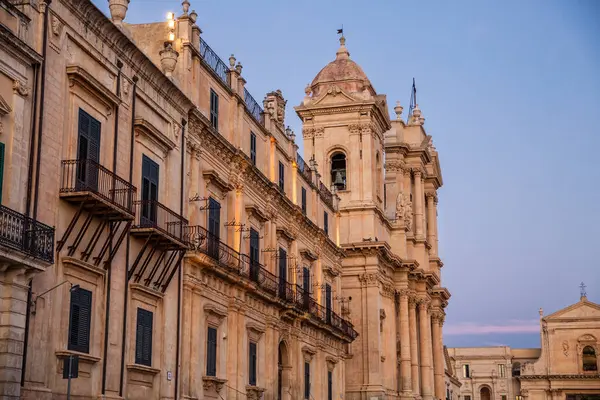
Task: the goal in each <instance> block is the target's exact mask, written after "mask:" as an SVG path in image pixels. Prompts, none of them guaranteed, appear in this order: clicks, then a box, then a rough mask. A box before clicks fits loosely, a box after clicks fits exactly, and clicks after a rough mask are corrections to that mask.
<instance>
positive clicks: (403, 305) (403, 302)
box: [399, 289, 413, 397]
mask: <svg viewBox="0 0 600 400" xmlns="http://www.w3.org/2000/svg"><path fill="white" fill-rule="evenodd" d="M399 294H400V377H401V380H402V383H401V388H400V390H401V391H402V397H412V393H411V391H412V389H413V388H412V382H411V372H412V371H411V364H410V359H411V354H410V353H411V343H410V339H411V338H410V336H411V335H410V323H409V320H410V316H409V314H410V312H409V290H408V289H402V290H400V291H399Z"/></svg>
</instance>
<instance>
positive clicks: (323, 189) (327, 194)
mask: <svg viewBox="0 0 600 400" xmlns="http://www.w3.org/2000/svg"><path fill="white" fill-rule="evenodd" d="M319 193H320V194H321V198H322V199H323V201H324V202H325V203H326V204H327V205H328V206H329V207H331V208H333V195H332V194H331V191H330V190H329V189H327V186H325V185H324V184H323V182H319Z"/></svg>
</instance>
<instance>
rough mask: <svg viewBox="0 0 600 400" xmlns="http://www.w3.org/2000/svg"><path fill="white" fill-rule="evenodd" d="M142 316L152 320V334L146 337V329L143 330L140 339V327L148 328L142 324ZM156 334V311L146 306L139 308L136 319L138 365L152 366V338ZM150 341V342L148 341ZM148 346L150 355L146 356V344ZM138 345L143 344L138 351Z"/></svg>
mask: <svg viewBox="0 0 600 400" xmlns="http://www.w3.org/2000/svg"><path fill="white" fill-rule="evenodd" d="M140 316H141V317H142V321H143V323H144V322H147V320H148V319H149V320H150V326H149V328H150V331H149V332H150V335H149V338H147V337H146V335H145V333H146V332H145V331H142V332H141V336H142V337H141V339H140V340H139V341H138V339H139V337H140V327H141V328H142V329H143V330H145V329H148V326H145V325H143V323H142V324H140ZM153 334H154V313H153V312H152V311H150V310H146V309H144V308H141V307H138V308H137V319H136V329H135V363H136V364H138V365H145V366H147V367H151V366H152V340H153ZM146 341H148V342H149V343H146ZM145 345H147V346H148V355H147V357H145V355H144V346H145ZM138 346H141V349H139V351H138Z"/></svg>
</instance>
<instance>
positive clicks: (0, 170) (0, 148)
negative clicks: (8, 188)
mask: <svg viewBox="0 0 600 400" xmlns="http://www.w3.org/2000/svg"><path fill="white" fill-rule="evenodd" d="M3 182H4V143H0V204H2V183H3Z"/></svg>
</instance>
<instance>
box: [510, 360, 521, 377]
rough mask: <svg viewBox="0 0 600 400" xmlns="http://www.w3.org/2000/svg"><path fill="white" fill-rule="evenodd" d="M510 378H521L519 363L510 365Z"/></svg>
mask: <svg viewBox="0 0 600 400" xmlns="http://www.w3.org/2000/svg"><path fill="white" fill-rule="evenodd" d="M512 376H521V363H520V362H518V361H517V362H514V363H513V365H512Z"/></svg>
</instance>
